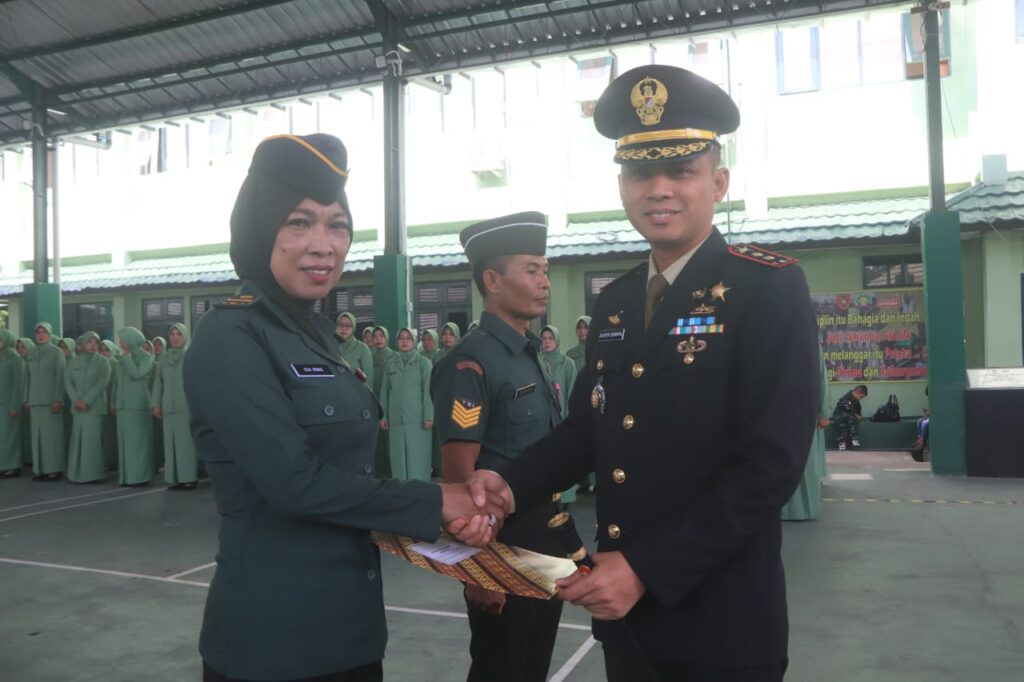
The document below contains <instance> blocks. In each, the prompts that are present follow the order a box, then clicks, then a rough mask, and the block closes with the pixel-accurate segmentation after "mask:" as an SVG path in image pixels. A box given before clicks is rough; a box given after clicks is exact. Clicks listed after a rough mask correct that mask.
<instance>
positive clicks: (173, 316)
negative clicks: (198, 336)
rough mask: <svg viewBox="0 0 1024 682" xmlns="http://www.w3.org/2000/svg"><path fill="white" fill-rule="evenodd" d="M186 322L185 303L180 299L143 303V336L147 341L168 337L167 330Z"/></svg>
mask: <svg viewBox="0 0 1024 682" xmlns="http://www.w3.org/2000/svg"><path fill="white" fill-rule="evenodd" d="M184 321H185V302H184V300H183V299H182V298H181V297H178V298H151V299H145V300H143V301H142V334H143V336H145V337H146V338H147V339H152V338H154V337H156V336H163V337H164V338H166V337H167V329H168V328H169V327H170V326H171V325H172V324H175V323H176V322H184Z"/></svg>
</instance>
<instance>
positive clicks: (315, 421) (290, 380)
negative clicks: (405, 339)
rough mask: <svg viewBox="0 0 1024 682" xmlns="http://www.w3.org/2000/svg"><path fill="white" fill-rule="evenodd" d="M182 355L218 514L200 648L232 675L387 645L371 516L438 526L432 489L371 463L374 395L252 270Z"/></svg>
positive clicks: (332, 345) (317, 668) (431, 528)
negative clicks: (381, 472) (380, 472)
mask: <svg viewBox="0 0 1024 682" xmlns="http://www.w3.org/2000/svg"><path fill="white" fill-rule="evenodd" d="M242 293H243V294H251V295H252V296H255V297H257V298H256V299H255V301H254V302H246V301H249V299H235V300H236V301H239V302H238V303H236V304H233V303H232V300H233V299H229V300H228V301H226V302H225V303H224V304H222V305H220V306H218V307H217V308H215V309H214V310H212V311H211V312H210V313H208V314H207V315H206V316H205V317H204V318H203V323H202V325H200V327H199V328H198V329H197V330H196V334H195V338H194V340H193V341H192V345H191V346H190V347H189V350H188V354H187V355H186V357H185V395H186V397H187V399H188V403H189V407H190V409H191V411H192V434H193V436H194V437H195V442H196V448H197V450H198V451H199V456H200V457H201V458H202V459H203V461H204V462H205V463H206V466H207V469H208V471H209V474H210V479H211V481H212V482H213V491H214V497H215V500H216V503H217V510H218V511H219V513H220V517H221V529H220V548H219V550H218V552H217V571H216V574H215V575H214V578H213V582H212V583H211V585H210V591H209V593H208V596H207V602H206V611H205V615H204V619H203V628H202V633H201V634H200V639H199V650H200V652H201V654H202V656H203V659H204V660H205V661H206V662H207V663H208V664H209V665H210V667H212V668H213V669H215V670H217V671H219V672H221V673H222V674H224V675H227V676H229V677H236V678H242V679H263V680H284V679H295V678H304V677H313V676H319V675H324V674H327V673H332V672H338V671H342V670H349V669H351V668H354V667H357V666H360V665H364V664H367V663H370V662H373V661H377V660H380V659H381V658H382V657H383V655H384V646H385V644H386V641H387V630H386V625H385V620H384V601H383V591H382V585H381V576H380V558H379V556H380V555H379V552H378V550H377V548H376V547H375V546H374V544H373V542H372V541H371V539H370V531H371V530H380V531H390V532H397V533H401V534H404V535H409V536H412V537H414V538H417V539H420V540H433V539H435V538H436V537H437V534H438V529H439V527H440V524H441V492H440V488H439V487H438V486H436V485H434V484H430V483H424V482H421V481H408V482H400V481H395V480H387V481H382V480H378V479H377V478H375V477H374V474H375V470H374V443H375V440H376V436H377V429H378V426H377V421H378V417H379V412H378V406H377V401H376V399H375V398H374V396H373V394H372V393H371V392H370V391H369V390H368V388H367V386H366V384H364V383H363V382H361V381H359V379H357V378H356V377H355V376H354V375H353V374H352V372H350V371H349V370H348V369H346V368H345V366H344V365H343V364H342V363H341V361H340V356H339V355H338V348H337V344H336V342H335V341H334V339H333V334H332V332H333V325H331V323H330V321H328V320H326V319H320V318H317V319H316V321H315V324H317V325H318V327H323V330H322V332H323V333H322V336H323V337H325V346H326V347H325V346H321V345H320V344H319V343H317V342H316V341H314V340H313V339H310V338H309V337H308V336H307V335H306V334H304V333H303V332H302V331H300V330H299V328H298V326H296V325H295V323H294V322H293V321H292V320H291V319H289V318H288V317H287V316H286V315H285V313H284V312H283V311H281V309H280V308H279V307H278V306H277V305H275V304H274V303H273V301H271V300H270V299H268V298H265V297H263V294H262V292H261V291H260V289H259V287H257V286H256V285H255V284H253V283H251V282H246V283H245V284H243V287H242Z"/></svg>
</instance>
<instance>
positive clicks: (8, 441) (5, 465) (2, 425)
mask: <svg viewBox="0 0 1024 682" xmlns="http://www.w3.org/2000/svg"><path fill="white" fill-rule="evenodd" d="M20 468H21V412H20V411H19V413H18V416H17V417H12V416H11V413H10V412H9V411H8V410H3V411H0V471H7V470H8V469H20Z"/></svg>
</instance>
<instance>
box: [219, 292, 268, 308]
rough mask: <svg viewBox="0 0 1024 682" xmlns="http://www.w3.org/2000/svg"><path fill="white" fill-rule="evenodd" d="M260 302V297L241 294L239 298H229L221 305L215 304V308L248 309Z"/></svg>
mask: <svg viewBox="0 0 1024 682" xmlns="http://www.w3.org/2000/svg"><path fill="white" fill-rule="evenodd" d="M259 300H260V297H259V296H253V295H252V294H239V295H238V296H228V297H227V298H225V299H224V300H223V301H221V302H220V303H214V304H213V307H214V308H248V307H250V306H252V305H253V304H255V303H256V302H257V301H259Z"/></svg>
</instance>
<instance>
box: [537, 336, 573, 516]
mask: <svg viewBox="0 0 1024 682" xmlns="http://www.w3.org/2000/svg"><path fill="white" fill-rule="evenodd" d="M561 339H562V336H561V334H560V333H559V331H558V327H556V326H554V325H553V324H549V325H547V326H546V327H544V328H543V329H541V330H540V350H541V352H540V364H541V366H543V367H544V371H546V372H547V374H548V378H549V379H550V380H551V383H552V384H553V385H554V387H555V395H556V396H557V397H558V409H559V411H560V413H561V416H562V419H565V418H566V417H568V416H569V395H570V394H571V393H572V387H573V384H575V383H576V365H575V364H574V363H573V361H572V360H570V359H569V358H568V357H567V356H566V354H565V353H563V352H562V351H560V350H558V346H559V344H560V343H561ZM575 501H576V486H571V487H570V488H568V489H566V490H564V491H562V504H569V503H571V502H575Z"/></svg>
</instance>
